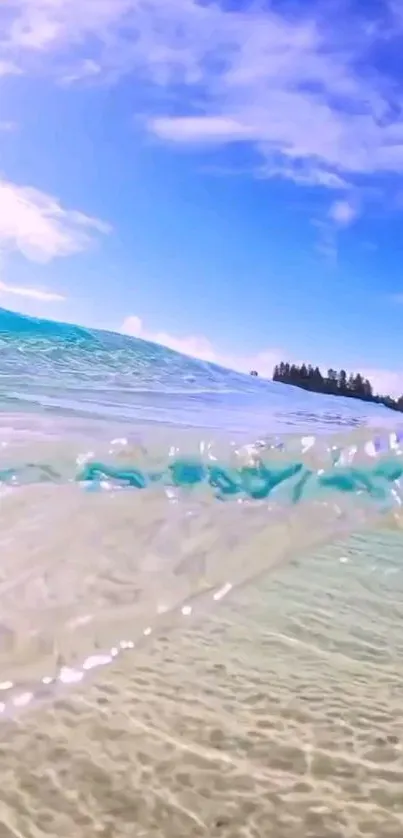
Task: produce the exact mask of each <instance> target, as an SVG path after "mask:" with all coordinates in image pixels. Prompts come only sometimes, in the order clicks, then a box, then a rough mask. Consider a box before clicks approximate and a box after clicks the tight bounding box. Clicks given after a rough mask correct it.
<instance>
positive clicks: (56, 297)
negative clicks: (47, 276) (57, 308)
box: [0, 280, 66, 303]
mask: <svg viewBox="0 0 403 838" xmlns="http://www.w3.org/2000/svg"><path fill="white" fill-rule="evenodd" d="M4 294H7V295H11V296H15V297H26V298H27V299H30V300H38V301H39V302H41V303H63V302H64V301H65V300H66V297H64V296H63V295H62V294H56V293H54V292H53V291H44V290H42V289H40V288H33V287H31V286H29V285H27V286H21V285H10V284H8V283H7V282H2V281H1V280H0V298H1V296H2V295H4Z"/></svg>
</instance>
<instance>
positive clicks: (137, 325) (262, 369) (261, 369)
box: [119, 315, 403, 397]
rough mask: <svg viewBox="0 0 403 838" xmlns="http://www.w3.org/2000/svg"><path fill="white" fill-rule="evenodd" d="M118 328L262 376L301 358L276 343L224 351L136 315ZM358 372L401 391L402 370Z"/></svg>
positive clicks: (380, 386) (382, 388)
mask: <svg viewBox="0 0 403 838" xmlns="http://www.w3.org/2000/svg"><path fill="white" fill-rule="evenodd" d="M119 331H120V332H122V333H123V334H126V335H131V336H132V337H136V338H141V339H142V340H147V341H151V343H158V344H160V345H161V346H167V347H168V348H169V349H174V350H175V352H181V353H182V354H184V355H190V356H191V357H193V358H198V359H199V360H201V361H209V362H210V363H213V364H219V365H220V366H223V367H227V368H229V369H233V370H237V371H238V372H244V373H248V372H250V370H253V369H254V370H257V371H258V373H259V375H260V376H261V377H263V378H271V377H272V374H273V368H274V366H275V365H276V364H278V363H280V361H284V360H291V361H292V360H295V362H296V363H301V359H292V358H290V356H289V354H287V351H286V350H284V349H280V348H276V347H271V348H266V349H262V350H261V351H260V352H255V353H253V354H252V353H251V354H250V355H236V354H229V353H225V352H222V351H220V349H219V348H218V347H216V346H214V345H213V343H212V342H211V341H210V340H209V339H208V338H207V337H205V336H203V335H187V336H178V335H172V334H170V333H169V332H154V331H153V330H151V329H148V328H147V326H146V325H145V324H144V323H143V321H142V319H141V318H140V317H138V316H137V315H131V316H129V317H126V319H125V320H124V321H123V323H122V325H121V327H120V329H119ZM305 361H309V358H308V359H305ZM333 363H334V364H336V366H337V367H340V368H341V367H344V368H345V369H350V365H349V364H348V363H346V359H344V361H343V359H342V358H340V360H339V361H338V360H337V359H335V360H334V361H333ZM319 366H320V367H321V369H322V371H323V372H324V373H326V370H327V366H326V365H325V364H319ZM360 372H361V373H362V375H363V376H364V377H365V378H368V379H369V380H370V381H371V383H372V386H373V388H374V392H376V393H381V394H383V395H390V396H395V397H396V396H401V395H402V394H403V371H401V372H399V371H397V370H388V369H378V368H376V367H372V368H368V369H362V370H360Z"/></svg>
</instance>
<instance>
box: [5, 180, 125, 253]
mask: <svg viewBox="0 0 403 838" xmlns="http://www.w3.org/2000/svg"><path fill="white" fill-rule="evenodd" d="M109 229H110V228H109V226H108V225H107V224H105V223H104V222H102V221H100V220H99V219H96V218H91V217H90V216H87V215H85V214H84V213H81V212H78V211H76V210H69V209H65V208H64V207H62V205H61V204H60V202H59V201H58V200H57V199H56V198H53V197H52V196H51V195H47V194H46V193H44V192H41V191H40V190H38V189H33V188H31V187H26V186H17V185H16V184H14V183H10V182H8V181H5V180H0V247H1V248H2V249H3V252H4V251H13V250H17V251H19V252H20V253H22V254H23V256H25V257H26V258H27V259H31V260H33V261H36V262H49V261H51V260H52V259H54V258H55V257H57V256H69V255H71V254H73V253H77V252H80V251H81V250H85V249H86V248H87V247H89V246H90V245H91V243H92V240H93V236H94V235H99V234H106V233H108V232H109Z"/></svg>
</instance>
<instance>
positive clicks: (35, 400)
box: [0, 312, 403, 716]
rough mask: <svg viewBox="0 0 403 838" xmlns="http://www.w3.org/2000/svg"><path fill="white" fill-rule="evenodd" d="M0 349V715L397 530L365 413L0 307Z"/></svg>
mask: <svg viewBox="0 0 403 838" xmlns="http://www.w3.org/2000/svg"><path fill="white" fill-rule="evenodd" d="M0 351H1V358H2V364H1V374H0V397H1V399H2V408H3V410H2V414H1V422H0V487H1V497H0V500H1V505H0V550H1V561H0V608H1V624H0V691H1V693H0V713H2V715H3V716H7V715H9V714H10V713H14V712H16V711H19V710H20V709H21V708H23V707H26V706H29V705H31V704H32V703H33V702H34V701H35V700H38V699H41V698H46V697H49V696H53V695H54V694H55V693H57V692H58V691H59V690H60V689H62V688H65V687H67V686H69V685H72V684H76V683H79V682H81V681H82V680H83V678H84V677H85V675H86V674H87V673H89V672H91V671H93V670H94V669H97V668H98V667H100V666H104V665H106V664H108V663H110V662H112V661H113V660H115V659H116V657H118V656H119V655H121V654H123V653H125V652H126V651H127V650H130V649H132V648H133V647H134V646H135V645H138V644H139V643H141V642H143V641H144V639H146V638H148V637H149V636H150V635H151V634H153V633H154V632H156V631H157V630H159V629H163V628H164V629H165V627H167V626H169V625H172V624H175V623H176V622H178V621H179V622H183V621H184V620H186V621H188V620H189V619H190V618H191V617H193V616H200V615H201V614H205V613H206V612H207V611H208V610H209V609H211V608H212V607H215V606H216V605H217V603H219V602H220V601H221V600H222V599H223V598H225V596H226V595H227V594H228V593H229V592H230V591H231V590H232V589H233V588H234V587H236V586H239V585H243V584H244V583H245V582H246V581H249V580H251V579H254V578H256V577H258V576H260V575H261V574H262V573H265V572H266V571H267V570H268V569H270V568H272V567H274V566H276V565H278V564H279V563H280V564H281V563H284V562H285V561H287V560H289V559H290V558H293V557H294V556H296V555H300V554H301V552H303V551H308V550H310V549H312V548H313V547H316V546H317V545H319V544H324V543H327V542H329V541H333V540H334V539H335V538H337V537H341V536H343V535H346V534H348V533H350V532H352V531H354V530H359V529H362V528H365V527H371V526H374V525H376V524H378V523H379V522H381V521H382V522H384V523H386V524H387V525H388V526H399V525H400V507H401V503H402V484H401V480H402V474H403V449H402V447H401V442H402V437H401V435H400V433H399V432H398V431H396V429H395V425H396V420H397V418H398V417H397V414H392V413H391V412H389V411H387V410H386V409H385V408H383V407H381V406H375V405H368V404H365V403H360V402H354V401H353V400H348V399H335V398H324V397H320V396H316V395H314V394H311V393H304V392H302V391H297V390H295V389H294V388H290V387H285V386H283V385H279V384H273V383H272V382H265V381H261V380H259V379H258V380H256V379H254V378H253V379H252V378H250V377H248V376H242V375H240V374H237V373H232V372H230V371H228V370H223V369H221V368H219V367H215V366H213V365H209V364H204V363H201V362H198V361H195V360H193V359H188V358H184V357H183V356H180V355H178V354H177V353H173V352H170V351H169V350H165V349H163V348H162V347H156V346H154V345H152V344H147V343H144V342H143V341H138V340H134V339H130V338H126V337H123V336H121V335H113V334H108V333H101V332H91V331H88V330H84V329H79V328H78V327H74V326H68V325H60V324H51V323H46V322H45V321H34V320H31V319H29V318H23V317H19V316H17V315H12V314H10V313H5V312H3V313H1V312H0ZM346 431H347V432H348V433H347V436H346Z"/></svg>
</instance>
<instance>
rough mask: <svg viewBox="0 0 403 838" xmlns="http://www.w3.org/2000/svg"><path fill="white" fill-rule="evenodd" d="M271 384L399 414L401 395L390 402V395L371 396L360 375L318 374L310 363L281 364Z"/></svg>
mask: <svg viewBox="0 0 403 838" xmlns="http://www.w3.org/2000/svg"><path fill="white" fill-rule="evenodd" d="M273 381H280V382H281V383H282V384H291V385H292V386H293V387H299V388H300V389H302V390H310V391H311V392H312V393H322V394H323V395H328V396H345V397H346V398H350V399H359V400H360V401H364V402H371V403H372V404H382V405H384V406H385V407H388V408H390V410H396V411H398V412H399V413H403V396H400V397H399V398H398V399H394V398H393V397H392V396H382V395H378V394H374V392H373V390H372V384H371V382H370V381H368V379H367V378H364V376H362V375H361V373H350V374H349V375H348V374H347V373H346V371H345V370H334V369H329V370H328V371H327V375H322V373H321V371H320V369H319V367H317V366H316V367H313V366H312V365H311V364H301V365H300V366H298V365H297V364H290V363H289V362H288V361H287V362H284V361H282V362H281V363H280V364H276V366H275V367H274V370H273Z"/></svg>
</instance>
